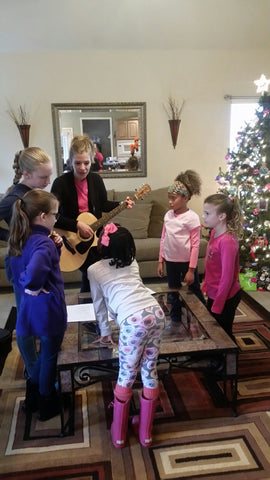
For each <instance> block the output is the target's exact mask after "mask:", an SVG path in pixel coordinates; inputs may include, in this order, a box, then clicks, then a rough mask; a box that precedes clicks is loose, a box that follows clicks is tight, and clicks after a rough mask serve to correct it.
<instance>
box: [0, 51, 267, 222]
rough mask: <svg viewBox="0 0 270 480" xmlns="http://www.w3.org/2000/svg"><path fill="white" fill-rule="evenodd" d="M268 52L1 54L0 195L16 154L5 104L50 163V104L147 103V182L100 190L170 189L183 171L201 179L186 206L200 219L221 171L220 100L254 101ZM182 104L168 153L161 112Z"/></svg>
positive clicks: (225, 106)
mask: <svg viewBox="0 0 270 480" xmlns="http://www.w3.org/2000/svg"><path fill="white" fill-rule="evenodd" d="M269 58H270V52H269V50H252V51H248V50H244V51H243V50H230V51H223V50H222V51H220V50H214V49H213V50H207V51H206V50H201V51H200V50H175V51H173V50H169V51H165V50H162V51H146V52H141V51H129V52H127V51H121V52H120V51H119V52H113V51H99V52H92V51H84V52H82V51H80V52H77V51H67V52H64V53H63V52H59V53H58V52H54V53H24V54H18V55H16V54H0V72H1V74H0V75H1V76H0V88H1V97H0V145H1V151H0V192H4V191H5V190H6V189H7V187H8V186H9V185H10V183H11V182H12V178H13V170H12V162H13V157H14V153H15V152H16V151H17V150H19V149H21V148H22V143H21V140H20V136H19V133H18V131H17V128H16V126H15V125H14V123H13V122H12V121H11V119H10V118H9V116H8V114H7V113H6V111H7V100H8V101H9V102H10V103H11V105H12V106H13V107H14V108H15V109H16V108H17V107H18V105H20V104H21V105H25V107H26V109H27V110H28V111H29V112H30V123H31V132H30V145H37V146H40V147H41V148H43V149H45V150H46V151H47V152H48V153H49V154H50V155H51V156H52V158H53V160H55V154H54V142H53V131H52V120H51V103H56V102H60V103H61V102H63V103H66V102H76V103H77V102H106V101H108V102H137V101H145V102H146V104H147V165H148V174H147V178H145V179H142V178H131V179H127V178H123V179H107V180H106V182H105V183H106V187H107V188H116V189H118V190H127V189H131V191H133V190H134V189H135V188H136V187H137V186H140V185H141V184H142V183H144V182H147V183H149V184H150V185H151V187H152V188H157V187H162V186H167V185H169V184H170V183H171V182H172V180H173V179H174V177H175V176H176V175H177V174H178V173H179V172H180V171H181V170H185V169H187V168H193V169H195V170H197V171H198V172H199V173H200V174H201V176H202V180H203V189H202V197H201V198H200V199H196V200H194V201H192V203H191V206H192V207H193V208H195V209H196V210H197V211H198V213H201V208H202V202H203V198H204V197H205V196H206V195H208V194H210V193H213V192H214V191H215V189H216V184H215V180H214V179H215V176H216V175H217V172H218V167H219V166H223V167H224V165H225V160H224V157H225V154H226V149H227V147H228V142H229V112H230V104H229V103H228V102H226V101H225V100H224V95H225V94H231V95H255V94H256V91H255V86H254V84H253V81H254V79H257V78H259V76H260V75H261V73H265V74H266V76H268V77H269V74H270V71H269V70H270V69H269ZM170 94H171V95H172V96H173V97H175V98H176V99H177V100H179V103H181V102H182V100H183V99H185V101H186V104H185V108H184V110H183V116H182V123H181V127H180V133H179V137H178V144H177V146H176V149H175V150H174V149H173V147H172V144H171V137H170V132H169V126H168V122H167V116H166V113H165V111H164V108H163V104H164V103H165V102H166V100H167V98H168V96H169V95H170Z"/></svg>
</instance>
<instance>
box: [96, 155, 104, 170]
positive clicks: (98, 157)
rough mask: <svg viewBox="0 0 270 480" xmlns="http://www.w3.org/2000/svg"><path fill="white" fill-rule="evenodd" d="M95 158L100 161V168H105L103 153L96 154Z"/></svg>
mask: <svg viewBox="0 0 270 480" xmlns="http://www.w3.org/2000/svg"><path fill="white" fill-rule="evenodd" d="M95 158H96V159H97V160H98V163H99V168H102V167H103V165H102V162H103V155H102V153H100V152H96V154H95Z"/></svg>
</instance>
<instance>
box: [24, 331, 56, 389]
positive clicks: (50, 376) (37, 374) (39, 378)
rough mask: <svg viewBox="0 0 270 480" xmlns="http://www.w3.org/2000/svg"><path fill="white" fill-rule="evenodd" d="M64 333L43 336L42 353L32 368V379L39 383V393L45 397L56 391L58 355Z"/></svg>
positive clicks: (41, 341) (41, 338)
mask: <svg viewBox="0 0 270 480" xmlns="http://www.w3.org/2000/svg"><path fill="white" fill-rule="evenodd" d="M63 337H64V333H61V334H59V335H54V336H50V337H47V336H43V335H42V336H41V337H39V339H40V350H41V351H40V354H39V356H38V359H37V361H36V363H35V365H34V367H33V369H32V372H31V377H30V380H31V382H32V383H35V384H38V386H39V393H40V395H42V396H44V397H48V396H50V395H52V394H53V393H54V391H55V380H56V364H57V355H58V352H59V350H60V348H61V343H62V341H63Z"/></svg>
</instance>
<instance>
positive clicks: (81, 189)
mask: <svg viewBox="0 0 270 480" xmlns="http://www.w3.org/2000/svg"><path fill="white" fill-rule="evenodd" d="M75 187H76V191H77V196H78V207H79V212H80V213H82V212H88V209H89V207H88V185H87V180H86V178H85V179H84V180H82V181H81V182H78V181H77V180H75Z"/></svg>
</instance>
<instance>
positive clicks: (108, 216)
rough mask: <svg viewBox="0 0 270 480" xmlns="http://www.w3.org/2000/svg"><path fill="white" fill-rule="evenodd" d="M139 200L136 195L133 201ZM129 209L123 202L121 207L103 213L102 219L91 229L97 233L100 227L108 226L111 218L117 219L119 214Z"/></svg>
mask: <svg viewBox="0 0 270 480" xmlns="http://www.w3.org/2000/svg"><path fill="white" fill-rule="evenodd" d="M136 199H137V197H136V195H134V196H133V197H132V198H131V200H133V201H135V200H136ZM126 208H127V204H126V202H125V201H124V202H121V203H120V205H118V206H117V207H115V208H114V209H113V210H111V211H110V212H107V213H103V215H102V217H101V218H99V219H98V220H97V221H96V222H94V223H93V224H92V225H91V228H92V230H93V231H94V232H96V231H97V230H98V229H99V228H100V227H103V225H106V223H108V221H109V220H111V218H113V217H115V215H117V214H118V213H120V212H122V210H125V209H126Z"/></svg>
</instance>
